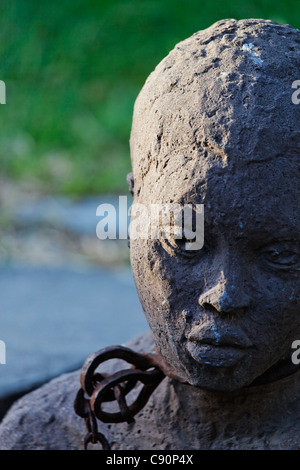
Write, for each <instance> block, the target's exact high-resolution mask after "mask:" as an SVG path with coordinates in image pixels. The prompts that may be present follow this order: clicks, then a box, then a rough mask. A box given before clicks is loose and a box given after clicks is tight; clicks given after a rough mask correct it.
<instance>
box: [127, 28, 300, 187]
mask: <svg viewBox="0 0 300 470" xmlns="http://www.w3.org/2000/svg"><path fill="white" fill-rule="evenodd" d="M299 43H300V32H299V31H297V30H294V29H293V28H291V27H288V26H282V25H276V24H274V23H272V22H266V21H259V20H249V21H248V20H247V21H239V22H237V21H235V20H226V21H224V22H219V23H217V24H215V25H213V26H212V27H211V28H208V29H207V30H205V31H201V32H199V33H197V34H195V35H194V36H192V37H191V38H189V39H187V40H185V41H183V42H182V43H180V44H178V45H177V46H176V47H175V48H174V49H173V51H171V53H170V54H169V55H168V56H167V57H166V58H165V59H164V60H163V61H162V62H161V63H160V64H159V65H158V66H157V67H156V69H155V71H154V72H153V73H152V74H151V75H150V76H149V78H148V80H147V81H146V83H145V86H144V87H143V89H142V91H141V93H140V95H139V97H138V99H137V101H136V104H135V110H134V118H133V126H132V134H131V156H132V166H133V174H134V178H135V182H136V187H137V188H139V187H140V184H141V183H142V180H143V178H144V176H145V175H147V174H148V173H149V172H151V173H152V174H153V175H154V178H155V177H156V176H155V172H156V173H159V174H165V175H166V174H167V173H166V172H164V170H165V168H167V167H168V169H170V170H171V173H170V175H174V174H175V172H176V171H177V169H176V168H175V167H176V166H178V167H179V165H177V164H181V166H182V172H183V173H184V171H185V169H187V168H189V170H188V172H189V171H192V168H193V165H194V164H196V163H195V161H193V160H195V159H196V160H197V158H198V153H199V150H203V151H205V150H206V149H208V150H212V151H213V150H218V151H219V154H221V155H223V160H224V162H223V163H224V164H226V163H227V162H226V159H227V158H228V160H230V159H231V160H232V159H240V160H245V161H248V160H253V161H258V160H260V161H262V160H266V159H268V158H273V155H275V154H276V155H282V154H285V153H286V151H294V152H297V151H298V152H299V151H300V131H299V129H300V125H299V124H300V106H296V105H295V104H294V103H293V102H292V99H291V98H292V93H293V89H292V83H293V81H294V80H298V79H299V69H300V54H299ZM221 164H222V163H221ZM153 167H155V168H154V171H153ZM203 171H205V169H204V170H203Z"/></svg>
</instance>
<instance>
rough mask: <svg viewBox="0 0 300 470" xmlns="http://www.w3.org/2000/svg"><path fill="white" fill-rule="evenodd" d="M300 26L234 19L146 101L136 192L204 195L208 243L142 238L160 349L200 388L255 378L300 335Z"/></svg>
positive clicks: (167, 199) (145, 297)
mask: <svg viewBox="0 0 300 470" xmlns="http://www.w3.org/2000/svg"><path fill="white" fill-rule="evenodd" d="M299 50H300V31H298V30H295V29H293V28H292V27H291V26H288V25H279V24H276V23H274V22H271V21H266V20H242V21H236V20H231V19H230V20H224V21H219V22H217V23H216V24H214V25H213V26H211V27H210V28H208V29H206V30H204V31H200V32H198V33H196V34H194V35H193V36H192V37H190V38H189V39H186V40H185V41H183V42H181V43H179V44H178V45H177V46H176V47H175V48H174V50H173V51H171V52H170V54H169V55H168V56H167V57H166V58H165V59H164V60H162V62H161V63H160V64H159V65H158V66H157V67H156V69H155V70H154V72H153V73H152V74H151V75H150V76H149V78H148V79H147V81H146V83H145V85H144V87H143V89H142V91H141V93H140V94H139V96H138V98H137V100H136V103H135V108H134V116H133V124H132V132H131V140H130V145H131V158H132V171H133V180H134V201H135V202H140V203H143V204H145V205H147V206H148V205H150V204H153V203H165V204H168V203H179V204H183V203H191V204H204V214H205V215H204V221H205V225H204V233H205V243H204V246H203V248H202V249H200V250H195V251H193V252H192V253H190V252H186V251H185V250H184V243H182V242H181V243H177V241H176V240H175V239H174V238H173V239H169V240H157V239H148V240H144V239H136V240H131V244H130V250H131V263H132V268H133V273H134V278H135V283H136V286H137V290H138V295H139V298H140V301H141V304H142V307H143V310H144V312H145V315H146V318H147V321H148V323H149V326H150V328H151V330H152V333H153V336H154V339H155V342H156V345H157V347H158V350H159V351H160V353H161V354H162V355H163V356H164V357H165V358H166V360H167V361H168V362H169V364H170V365H172V366H173V367H174V368H175V369H176V370H177V372H178V373H179V374H180V375H181V376H182V377H183V378H184V379H185V380H186V381H187V382H189V383H190V384H192V385H195V386H198V387H203V388H208V389H214V390H222V391H230V390H234V389H237V388H241V387H244V386H247V385H249V384H251V383H252V382H253V381H254V379H255V378H256V377H258V376H260V375H261V374H263V373H264V372H265V371H266V370H268V369H269V368H270V367H271V366H273V365H274V364H276V363H277V362H278V361H279V360H280V359H281V358H283V357H286V356H288V355H290V353H291V344H292V342H293V341H294V340H295V339H300V316H299V313H300V312H299V297H300V277H299V275H300V247H299V233H300V232H299V229H300V217H299V215H300V210H299V201H300V182H299V177H300V173H299V170H300V105H299V106H297V105H295V104H293V102H292V99H291V98H292V93H293V89H292V83H293V82H294V81H295V80H297V79H300V53H299Z"/></svg>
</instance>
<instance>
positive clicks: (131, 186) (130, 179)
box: [126, 173, 134, 197]
mask: <svg viewBox="0 0 300 470" xmlns="http://www.w3.org/2000/svg"><path fill="white" fill-rule="evenodd" d="M126 180H127V183H128V187H129V192H130V194H131V196H132V197H133V194H134V179H133V173H128V175H127V177H126Z"/></svg>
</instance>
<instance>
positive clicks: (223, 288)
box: [199, 272, 250, 314]
mask: <svg viewBox="0 0 300 470" xmlns="http://www.w3.org/2000/svg"><path fill="white" fill-rule="evenodd" d="M199 304H200V305H201V307H202V308H204V309H205V310H210V311H217V312H219V313H224V314H243V313H245V312H246V311H247V309H248V308H249V305H250V297H249V296H248V295H247V293H246V292H245V291H244V288H243V286H242V285H241V282H239V281H238V280H236V281H234V280H233V279H232V278H231V279H226V278H225V276H224V274H223V272H221V274H220V277H219V280H218V281H217V282H216V284H215V285H214V286H213V287H211V288H210V289H209V290H207V291H205V292H204V293H203V294H201V295H200V297H199Z"/></svg>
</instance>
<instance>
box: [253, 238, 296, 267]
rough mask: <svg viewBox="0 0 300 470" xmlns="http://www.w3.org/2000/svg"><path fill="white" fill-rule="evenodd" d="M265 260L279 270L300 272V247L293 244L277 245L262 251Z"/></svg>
mask: <svg viewBox="0 0 300 470" xmlns="http://www.w3.org/2000/svg"><path fill="white" fill-rule="evenodd" d="M262 256H263V259H264V260H265V261H266V262H267V263H268V264H270V265H271V266H273V267H275V268H277V269H294V270H300V250H299V247H297V246H296V244H295V245H293V244H291V243H288V242H285V243H283V244H276V245H273V246H269V247H265V248H264V249H263V250H262Z"/></svg>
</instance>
